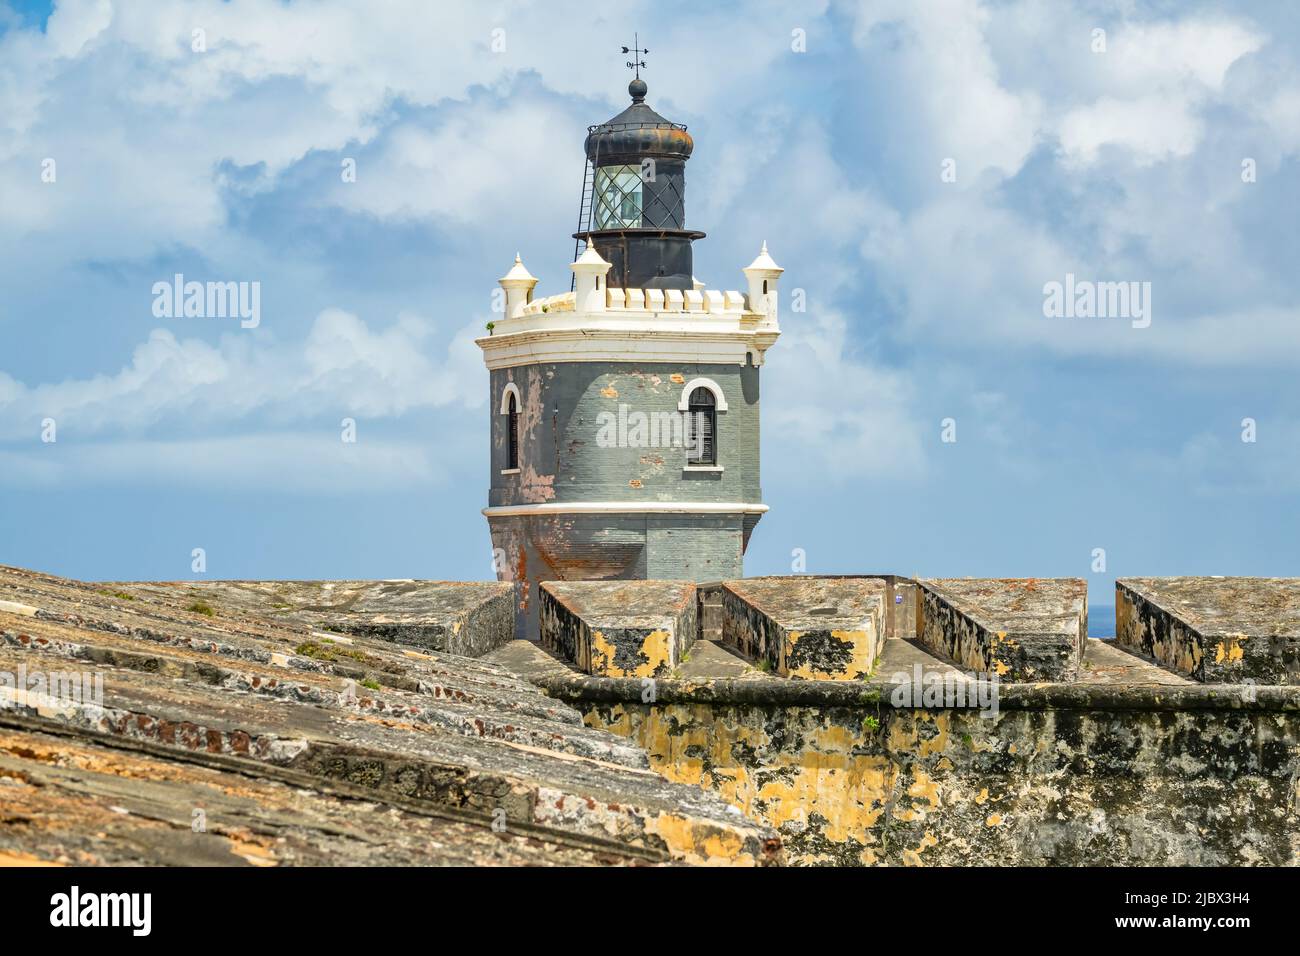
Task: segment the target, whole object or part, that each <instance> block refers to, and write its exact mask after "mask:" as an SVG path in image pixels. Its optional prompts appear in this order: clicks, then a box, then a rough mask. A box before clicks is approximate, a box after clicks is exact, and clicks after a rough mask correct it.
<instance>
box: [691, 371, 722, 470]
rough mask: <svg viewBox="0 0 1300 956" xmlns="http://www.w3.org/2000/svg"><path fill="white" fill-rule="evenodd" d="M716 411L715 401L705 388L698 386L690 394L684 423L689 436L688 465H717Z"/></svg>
mask: <svg viewBox="0 0 1300 956" xmlns="http://www.w3.org/2000/svg"><path fill="white" fill-rule="evenodd" d="M717 411H718V408H717V400H716V399H715V398H714V397H713V393H712V392H711V391H709V390H708V389H707V388H705V387H704V386H700V387H699V388H697V389H695V390H694V391H692V392H691V398H690V403H689V405H688V409H687V416H688V417H687V421H686V430H687V434H688V435H689V436H690V441H689V442H688V452H687V453H688V457H687V459H686V460H687V463H688V464H691V465H716V464H717V463H718V449H717V440H716V437H717V425H718V415H717Z"/></svg>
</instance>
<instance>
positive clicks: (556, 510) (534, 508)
mask: <svg viewBox="0 0 1300 956" xmlns="http://www.w3.org/2000/svg"><path fill="white" fill-rule="evenodd" d="M766 511H767V505H764V504H755V503H753V502H743V501H700V502H689V501H647V502H646V503H645V504H637V503H636V502H634V501H574V502H563V501H548V502H545V503H544V504H537V505H498V506H496V507H494V508H484V509H483V514H484V515H486V516H487V517H489V518H505V517H509V516H510V515H547V514H560V515H572V514H578V515H581V514H597V515H605V514H688V515H716V514H763V513H764V512H766Z"/></svg>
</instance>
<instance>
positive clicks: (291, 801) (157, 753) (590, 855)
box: [0, 566, 781, 866]
mask: <svg viewBox="0 0 1300 956" xmlns="http://www.w3.org/2000/svg"><path fill="white" fill-rule="evenodd" d="M502 591H504V592H506V593H505V595H504V597H503V595H502ZM509 591H510V589H509V588H508V587H503V586H502V585H499V584H496V583H491V584H475V585H459V584H448V583H446V582H436V581H400V582H394V581H376V582H301V581H263V582H255V581H237V582H231V581H226V582H203V583H171V584H134V583H120V584H103V585H95V584H84V583H81V582H79V581H69V580H66V579H63V578H56V577H52V576H48V575H42V574H35V573H32V572H29V571H21V570H19V569H16V568H6V567H3V566H0V790H2V791H3V803H4V807H5V810H6V812H5V813H4V814H0V865H2V864H14V863H17V864H24V865H35V864H76V865H123V866H129V865H159V864H170V865H177V864H182V865H184V864H188V865H195V864H204V865H212V864H217V865H227V866H277V865H320V866H329V865H336V866H337V865H372V866H373V865H384V866H394V865H426V866H427V865H431V864H441V865H503V864H504V865H525V864H527V865H554V864H566V865H645V864H673V863H709V864H747V865H753V864H768V863H776V862H780V861H781V848H780V842H779V840H778V839H777V838H776V836H775V834H774V833H773V832H772V831H771V830H770V829H768V828H766V827H764V826H763V825H761V824H757V823H755V822H753V821H752V820H750V819H747V818H746V817H744V816H743V815H742V814H741V813H740V812H739V811H738V810H736V809H734V808H732V807H729V806H728V805H727V804H725V803H724V802H723V801H722V800H721V799H719V798H718V796H717V795H716V794H710V793H705V792H703V791H701V790H700V789H698V788H696V787H686V786H682V785H681V784H679V783H673V782H670V781H668V780H666V779H664V778H663V777H662V776H660V775H659V774H656V773H654V772H652V771H651V770H650V768H649V765H648V761H647V758H646V755H645V753H644V752H643V751H642V750H641V749H640V748H639V747H637V746H636V745H635V744H634V743H632V742H631V741H629V740H627V739H626V738H624V737H619V736H616V735H614V734H610V733H607V732H605V731H600V730H596V729H594V728H591V727H586V726H584V725H583V723H582V719H581V716H580V715H579V713H578V712H577V711H576V710H575V709H573V708H571V707H569V706H568V705H566V704H564V703H562V702H560V701H557V700H554V699H553V698H549V697H546V696H544V695H543V694H541V693H540V692H539V691H538V689H537V688H536V687H535V686H533V685H531V684H529V683H527V682H525V681H523V680H521V679H520V678H519V677H518V676H516V675H515V674H513V673H511V672H510V671H509V670H507V669H506V668H503V667H502V666H501V665H499V664H493V663H491V662H488V661H486V660H484V659H483V658H482V657H479V656H477V655H478V654H481V653H482V650H483V649H485V648H487V647H491V646H494V645H495V644H497V643H499V639H501V638H502V637H508V636H509V633H511V632H512V631H513V620H512V618H513V609H512V608H510V607H509V606H507V608H506V612H507V613H506V614H505V617H506V620H507V627H506V628H505V629H504V630H505V632H506V633H505V634H504V635H502V631H503V628H502V626H501V624H500V621H499V618H500V617H501V612H500V610H499V608H498V605H499V604H500V603H501V602H502V601H503V600H504V601H505V602H506V603H507V605H509V604H510V603H512V602H511V601H510V598H509ZM479 612H481V613H479ZM462 639H463V643H461V644H457V646H459V647H461V649H462V650H464V651H467V652H468V655H472V656H467V655H462V654H458V653H454V652H453V653H448V652H446V651H445V650H432V649H430V647H429V644H430V643H453V644H456V642H459V641H461V640H462ZM59 674H62V675H74V676H75V675H80V674H90V675H94V676H95V678H96V680H94V681H92V682H90V683H89V686H82V685H74V684H73V683H72V682H71V681H69V680H67V679H61V680H60V681H58V683H57V686H58V687H59V688H60V690H59V691H58V692H55V691H54V690H53V687H54V686H55V683H54V682H53V681H51V680H48V679H47V678H49V677H51V676H52V675H59ZM196 824H201V825H196Z"/></svg>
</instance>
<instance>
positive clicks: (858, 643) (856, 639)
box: [778, 630, 876, 680]
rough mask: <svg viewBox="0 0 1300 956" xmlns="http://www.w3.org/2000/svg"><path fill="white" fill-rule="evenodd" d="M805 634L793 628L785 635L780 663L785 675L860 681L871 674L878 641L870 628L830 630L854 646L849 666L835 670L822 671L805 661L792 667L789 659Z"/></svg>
mask: <svg viewBox="0 0 1300 956" xmlns="http://www.w3.org/2000/svg"><path fill="white" fill-rule="evenodd" d="M806 634H807V632H806V631H790V632H789V633H788V634H787V635H786V637H785V641H784V642H783V643H782V646H781V652H780V659H779V662H778V671H779V673H780V674H781V675H782V676H783V677H798V678H802V679H804V680H858V679H859V678H862V677H867V676H870V674H871V668H872V665H874V664H875V657H876V650H875V642H874V641H873V640H872V636H873V635H872V633H871V632H870V631H865V630H859V631H831V637H833V638H835V639H836V640H840V641H845V642H847V643H848V644H849V645H850V646H852V648H853V653H852V656H851V658H850V660H849V663H848V665H847V666H846V667H845V669H844V670H843V671H839V672H835V673H831V672H829V671H824V670H820V669H818V668H815V667H812V666H811V665H810V664H802V665H800V666H799V667H796V668H793V669H792V668H791V667H790V666H789V663H788V660H789V657H790V656H791V655H792V654H793V653H794V649H795V645H797V644H798V643H799V639H800V638H802V637H804V636H805V635H806Z"/></svg>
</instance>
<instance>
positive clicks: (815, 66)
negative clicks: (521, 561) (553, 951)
mask: <svg viewBox="0 0 1300 956" xmlns="http://www.w3.org/2000/svg"><path fill="white" fill-rule="evenodd" d="M634 32H639V34H640V37H641V40H642V43H643V45H644V46H647V47H649V50H650V52H649V54H648V55H647V56H646V61H647V68H646V70H645V71H644V74H643V76H644V79H645V80H646V81H647V83H648V84H649V91H650V92H649V96H648V102H649V103H650V104H651V105H652V106H654V107H655V108H656V109H657V110H658V111H659V112H660V113H662V114H664V115H665V116H667V117H669V118H670V119H673V120H676V121H678V122H683V123H686V124H688V126H689V127H690V130H691V133H692V135H693V136H694V139H695V152H694V155H693V157H692V159H691V161H690V163H689V164H688V167H687V182H688V186H687V193H686V212H687V223H688V225H689V226H690V227H691V228H696V229H701V230H703V231H705V232H706V233H708V236H707V238H705V239H702V240H700V241H698V242H697V243H696V245H695V250H696V251H695V256H696V268H695V271H696V275H697V277H698V278H700V279H701V280H703V281H704V282H706V283H707V284H708V285H709V286H710V287H713V288H722V289H728V288H731V289H739V288H743V287H744V286H743V283H744V277H743V275H742V274H741V272H740V270H741V268H742V267H743V266H744V265H746V264H747V263H748V262H749V261H750V260H751V259H752V258H753V257H754V256H755V254H756V253H757V252H758V249H759V247H760V245H761V243H762V242H763V241H764V240H766V242H767V243H768V248H769V250H770V252H771V254H772V256H773V257H774V258H775V259H776V260H777V261H778V262H779V263H780V264H781V265H782V266H783V267H784V268H785V269H786V272H785V275H784V276H783V279H782V292H781V295H782V303H781V308H782V314H781V325H782V336H781V339H780V340H779V341H778V342H777V343H776V345H775V346H774V347H773V348H772V349H771V350H770V351H769V352H768V354H767V361H766V364H765V365H764V368H763V373H762V375H763V398H762V409H763V431H762V453H763V475H762V478H763V492H764V500H765V501H766V503H767V504H768V505H769V506H770V508H771V510H770V512H769V513H768V514H767V515H766V516H765V517H764V518H763V520H762V521H761V522H760V523H759V525H758V529H757V531H756V532H755V533H754V535H753V537H752V539H751V541H750V546H749V551H748V553H747V555H746V559H745V560H746V564H745V567H746V572H747V573H748V574H781V573H789V572H790V571H791V568H792V562H793V560H794V556H795V552H796V550H797V549H798V550H800V551H802V553H803V555H804V556H805V561H806V569H807V571H808V572H809V573H869V572H894V573H899V574H909V575H923V576H968V575H969V576H1037V577H1046V576H1078V577H1084V578H1086V579H1088V581H1089V584H1090V593H1091V600H1092V601H1093V602H1094V603H1095V604H1097V605H1104V604H1110V603H1112V602H1113V581H1114V579H1115V578H1116V577H1121V576H1127V575H1169V574H1252V575H1287V576H1289V575H1300V548H1297V545H1296V540H1297V532H1298V531H1300V515H1298V509H1297V507H1296V505H1297V500H1298V499H1297V492H1298V491H1300V423H1298V418H1297V416H1298V415H1300V381H1297V375H1296V369H1297V365H1298V364H1300V278H1298V277H1297V273H1298V272H1300V270H1297V268H1296V260H1297V253H1300V240H1297V230H1296V224H1297V215H1296V213H1297V210H1298V209H1300V5H1297V4H1294V3H1289V2H1277V3H1266V2H1250V3H1245V2H1243V3H1198V2H1195V0H1192V2H1177V3H1175V2H1149V3H1143V2H1136V0H1133V2H1084V0H1070V2H1063V0H1052V2H1038V0H1007V2H977V0H897V2H893V0H883V2H862V3H838V2H822V3H817V2H809V3H791V2H788V0H787V2H775V0H773V2H766V3H765V2H755V3H746V4H743V5H742V4H699V3H685V2H682V3H675V2H672V0H654V2H653V3H651V2H629V3H616V2H607V3H601V4H598V5H595V6H593V5H591V4H585V3H584V4H576V3H571V4H565V3H556V2H547V3H524V2H512V3H501V2H497V3H493V2H475V3H468V2H466V3H463V4H452V3H439V4H436V5H435V4H429V3H426V2H422V0H412V2H397V0H394V2H388V3H384V4H370V3H365V4H363V3H360V2H356V3H343V2H319V3H303V2H290V3H282V2H270V0H232V2H228V3H221V2H210V0H200V2H189V3H180V2H172V0H149V2H110V0H71V2H59V3H56V4H54V5H53V8H52V9H51V8H50V7H48V6H47V5H44V4H40V3H36V4H29V3H14V2H13V0H9V2H8V3H7V4H6V3H5V2H4V0H0V563H6V564H12V565H19V566H24V567H31V568H36V569H41V570H45V571H49V572H52V573H57V574H63V575H69V576H73V577H79V578H83V579H94V580H128V579H169V580H170V579H187V578H193V577H198V576H206V577H212V578H447V579H484V578H488V577H490V576H491V551H490V542H489V539H488V534H487V523H486V520H485V519H484V518H483V516H482V514H481V513H480V509H481V508H483V507H484V506H485V504H486V499H487V488H488V483H489V470H488V466H489V461H488V442H487V435H488V421H489V415H490V411H489V405H488V398H489V396H488V377H487V372H486V370H485V369H484V367H483V363H482V358H481V353H480V351H479V349H478V348H477V347H476V346H475V345H474V344H473V339H474V338H475V337H476V336H477V335H480V334H482V329H483V327H484V324H485V323H486V322H487V321H488V320H490V319H491V318H492V317H493V312H492V292H493V290H494V289H495V288H497V287H496V281H495V280H496V279H497V278H498V277H499V276H501V275H502V274H504V272H505V271H506V270H507V269H508V268H509V267H510V265H511V263H512V262H513V259H514V255H515V253H516V251H518V252H519V253H521V255H522V257H523V261H524V263H525V264H526V266H527V267H528V268H529V270H530V271H531V272H532V273H533V274H534V275H536V276H538V277H539V279H540V280H541V281H540V283H539V285H538V289H537V294H539V295H546V294H553V293H556V292H561V291H565V290H567V288H568V283H569V271H568V263H569V261H570V260H571V258H572V255H573V245H574V244H573V240H572V238H571V233H572V232H573V230H574V228H575V223H576V218H577V207H578V199H579V196H578V193H579V188H580V185H581V182H582V173H583V165H582V164H583V154H582V143H583V137H584V135H585V130H586V127H587V126H588V125H590V124H592V123H597V122H600V121H602V120H604V119H607V118H609V117H610V116H613V115H614V114H616V113H617V112H619V111H621V110H622V109H623V108H624V106H625V105H626V103H627V93H626V86H627V82H628V79H629V73H628V71H627V70H626V69H625V66H624V64H625V61H626V59H627V57H626V56H625V55H624V54H622V53H621V52H620V46H622V45H623V44H629V45H630V41H631V38H632V36H633V34H634ZM348 168H352V169H355V179H354V181H348V177H347V176H345V175H344V172H345V171H346V170H347V169H348ZM177 273H180V274H183V275H184V276H185V277H186V279H188V280H198V281H222V282H225V281H233V282H248V283H253V282H256V283H258V287H259V289H260V312H259V321H258V323H257V325H256V327H254V328H244V327H242V326H243V324H242V323H241V322H240V321H239V319H238V318H199V317H183V316H182V317H167V316H165V315H163V316H159V315H158V314H156V312H157V309H156V303H155V299H156V296H155V292H154V286H155V283H158V282H170V281H171V280H172V277H173V276H174V275H175V274H177ZM1067 276H1072V277H1074V278H1073V280H1067ZM1067 281H1074V282H1097V283H1100V282H1123V283H1135V284H1136V285H1135V286H1132V287H1131V288H1134V289H1136V290H1140V291H1141V292H1142V293H1143V294H1142V297H1141V299H1140V300H1138V299H1135V300H1134V302H1135V303H1136V302H1137V301H1142V302H1143V303H1144V304H1145V308H1144V315H1137V314H1136V313H1135V314H1133V315H1131V316H1130V315H1129V314H1128V313H1125V314H1121V315H1118V316H1117V315H1091V314H1087V310H1086V309H1079V310H1071V314H1068V315H1049V314H1045V313H1046V312H1048V311H1050V309H1048V308H1047V300H1048V294H1047V292H1046V291H1045V290H1046V289H1048V288H1050V287H1051V284H1052V283H1061V284H1062V285H1064V284H1065V283H1066V282H1067ZM1126 288H1129V287H1128V286H1126ZM796 290H798V291H799V292H801V295H802V299H803V301H804V302H805V303H806V308H805V309H804V310H803V311H797V310H796V309H795V308H794V307H793V303H794V293H795V292H796ZM1076 311H1077V312H1078V313H1083V314H1075V313H1076ZM1130 311H1132V308H1131V309H1130ZM345 418H348V419H352V420H353V421H355V423H356V437H357V440H356V441H355V442H353V443H347V442H343V441H341V440H340V433H341V423H342V421H343V419H345ZM51 426H52V427H53V432H51ZM51 437H53V438H54V440H53V441H50V440H48V439H49V438H51ZM952 439H955V440H952ZM196 548H201V549H202V550H203V554H204V557H205V570H204V572H203V574H202V575H199V574H197V573H196V572H195V571H194V570H193V557H192V556H193V554H194V549H196Z"/></svg>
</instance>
